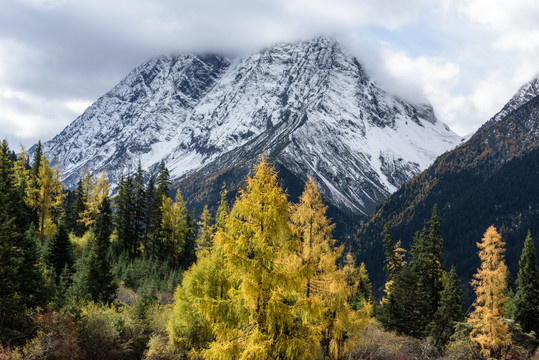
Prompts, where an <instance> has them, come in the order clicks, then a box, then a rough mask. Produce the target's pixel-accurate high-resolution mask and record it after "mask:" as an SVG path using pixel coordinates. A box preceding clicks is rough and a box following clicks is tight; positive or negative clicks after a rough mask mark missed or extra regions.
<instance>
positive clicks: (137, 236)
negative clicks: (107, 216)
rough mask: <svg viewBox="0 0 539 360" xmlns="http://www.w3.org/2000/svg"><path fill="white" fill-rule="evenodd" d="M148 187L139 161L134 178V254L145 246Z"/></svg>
mask: <svg viewBox="0 0 539 360" xmlns="http://www.w3.org/2000/svg"><path fill="white" fill-rule="evenodd" d="M146 212H147V201H146V189H145V187H144V172H143V171H142V165H141V163H140V161H139V163H138V167H137V172H136V174H135V177H134V179H133V233H134V234H133V236H134V238H133V243H134V244H135V246H134V248H133V253H134V256H137V255H138V250H139V248H144V244H143V239H144V235H145V232H146V221H145V220H146Z"/></svg>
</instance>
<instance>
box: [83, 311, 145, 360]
mask: <svg viewBox="0 0 539 360" xmlns="http://www.w3.org/2000/svg"><path fill="white" fill-rule="evenodd" d="M78 327H79V335H80V342H81V346H82V348H83V349H84V350H85V351H86V355H87V356H86V359H88V360H91V359H140V358H141V357H142V355H143V353H144V350H145V349H146V344H147V342H148V339H149V335H148V333H147V327H146V326H145V324H144V323H142V322H140V321H138V320H137V319H135V318H134V316H133V310H132V308H130V307H126V306H121V305H110V306H108V305H98V304H95V303H88V304H86V305H84V306H83V307H82V308H81V315H80V320H79V321H78Z"/></svg>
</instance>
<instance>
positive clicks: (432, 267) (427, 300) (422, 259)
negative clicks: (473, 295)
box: [410, 205, 444, 335]
mask: <svg viewBox="0 0 539 360" xmlns="http://www.w3.org/2000/svg"><path fill="white" fill-rule="evenodd" d="M440 224H441V220H440V217H439V215H438V208H437V207H436V205H434V208H433V210H432V217H431V219H430V221H429V222H428V225H429V228H428V229H424V230H423V231H422V232H417V233H416V236H415V237H414V241H413V244H412V249H411V251H410V252H411V258H410V265H411V269H412V271H414V272H415V274H416V276H417V280H418V287H419V292H420V294H421V297H422V298H421V299H420V301H421V302H422V303H423V304H424V306H425V307H424V309H423V313H422V314H421V323H422V328H423V333H424V335H427V332H428V331H427V326H428V324H429V323H430V322H431V321H432V320H433V319H434V314H435V313H436V310H437V309H438V306H439V303H440V294H441V292H442V290H443V282H442V278H443V274H444V270H443V268H442V264H443V240H442V237H441V235H440ZM418 301H419V299H418Z"/></svg>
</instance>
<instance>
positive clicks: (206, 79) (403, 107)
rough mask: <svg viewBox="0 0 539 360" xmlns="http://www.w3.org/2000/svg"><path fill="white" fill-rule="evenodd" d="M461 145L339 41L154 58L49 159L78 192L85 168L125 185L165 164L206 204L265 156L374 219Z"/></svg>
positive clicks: (79, 123)
mask: <svg viewBox="0 0 539 360" xmlns="http://www.w3.org/2000/svg"><path fill="white" fill-rule="evenodd" d="M459 140H460V138H459V137H458V136H457V135H456V134H455V133H453V132H452V131H451V130H450V129H449V128H448V127H447V126H446V125H444V124H443V123H441V122H440V121H438V120H437V119H436V117H435V115H434V113H433V109H432V107H431V106H430V105H428V104H412V103H410V102H406V101H404V100H402V99H400V98H398V97H396V96H393V95H391V94H389V93H387V92H386V91H384V90H382V89H380V88H379V87H377V85H376V84H375V83H374V82H373V80H372V79H371V78H370V77H369V75H368V74H367V73H366V72H365V69H364V67H363V66H362V65H361V64H360V63H359V62H358V60H357V59H356V58H355V57H353V56H352V55H350V54H349V53H348V52H347V51H346V50H345V49H344V48H343V47H342V46H341V45H340V44H339V43H338V42H336V41H334V40H330V39H327V38H317V39H314V40H311V41H302V42H297V43H285V44H278V45H275V46H273V47H270V48H267V49H264V50H262V51H260V52H257V53H254V54H252V55H250V56H247V57H243V58H228V57H225V56H219V55H197V54H181V55H171V56H161V57H158V58H155V59H152V60H150V61H148V62H147V63H145V64H142V65H141V66H139V67H137V68H136V69H134V70H133V71H132V72H131V73H130V74H129V75H127V77H126V78H125V79H123V80H122V81H121V82H120V83H119V84H118V85H116V86H115V87H114V88H113V89H112V90H111V91H109V92H108V93H107V94H105V95H104V96H102V97H101V98H99V99H98V100H97V101H96V102H95V103H94V104H93V105H91V106H90V107H89V108H88V109H87V110H86V111H85V112H84V113H83V114H82V115H81V116H79V117H78V118H77V119H75V121H73V122H72V123H71V124H70V125H69V126H67V127H66V128H65V129H64V130H63V131H62V132H61V133H60V134H58V135H57V136H55V137H54V138H53V139H52V140H50V141H48V142H46V143H45V144H44V145H43V151H44V153H45V154H46V155H47V156H48V157H49V159H57V161H58V163H59V165H60V168H61V170H62V172H63V173H64V174H65V178H64V182H65V183H66V184H67V185H68V186H69V187H71V188H73V187H74V186H75V185H76V183H77V181H78V179H79V176H80V174H81V171H82V169H83V168H84V167H85V166H86V167H88V168H89V170H90V171H91V172H97V171H100V170H105V172H106V173H107V176H108V177H109V179H110V180H111V182H112V183H113V184H115V183H117V181H118V179H119V178H120V176H121V174H126V173H129V172H131V173H132V172H134V170H135V169H136V167H137V164H138V162H139V161H140V163H141V165H142V168H143V169H144V170H145V171H147V172H151V171H153V170H155V168H156V167H157V166H158V164H159V163H160V162H161V161H164V162H165V164H166V166H167V167H168V168H169V170H170V173H171V177H172V179H173V182H174V183H175V184H176V185H177V186H179V187H180V188H181V189H182V192H184V195H185V197H186V199H189V201H191V202H192V204H191V205H192V206H195V207H197V204H193V202H196V201H199V202H200V201H202V200H200V199H203V200H204V202H208V201H213V200H216V199H217V194H218V191H219V188H220V187H221V185H222V182H223V181H226V183H227V186H228V187H231V188H234V187H235V186H237V185H238V184H239V183H240V182H241V181H242V180H243V179H244V178H245V177H246V176H247V174H248V172H249V171H250V169H251V165H252V164H253V163H254V161H255V160H256V159H257V158H258V157H259V156H260V155H261V154H263V153H265V154H266V155H267V156H269V157H271V158H272V159H273V160H274V161H275V162H276V164H277V166H278V167H279V169H280V171H281V173H282V174H284V175H286V176H288V178H294V179H296V180H299V181H305V180H306V179H307V178H308V177H313V178H314V179H315V181H316V183H317V184H318V185H319V186H320V188H321V190H322V192H323V194H324V196H325V198H326V201H328V202H329V203H330V204H331V205H332V206H334V207H336V208H337V209H339V210H340V211H342V212H344V213H346V214H350V215H354V216H356V215H359V216H360V217H361V218H365V217H366V216H367V215H369V214H370V213H371V212H372V211H374V209H375V208H376V207H377V206H378V205H379V204H380V203H381V202H382V201H383V200H384V199H386V198H387V197H388V196H389V195H390V194H391V193H392V192H394V191H395V190H397V189H398V188H399V186H401V185H402V184H403V183H404V182H406V181H407V180H408V179H410V178H411V177H412V176H414V175H416V174H418V173H419V172H420V171H421V170H423V169H425V168H426V167H427V166H428V165H430V164H431V163H432V162H433V161H434V159H435V158H436V156H438V155H439V154H441V153H443V152H444V151H446V150H448V149H451V148H452V147H454V146H455V145H456V144H457V143H458V142H459ZM292 183H293V181H292V182H290V184H292ZM285 185H286V184H285ZM290 186H293V185H290ZM195 195H196V198H197V199H198V200H197V199H195ZM197 209H200V208H199V207H197Z"/></svg>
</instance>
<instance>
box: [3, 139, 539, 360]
mask: <svg viewBox="0 0 539 360" xmlns="http://www.w3.org/2000/svg"><path fill="white" fill-rule="evenodd" d="M60 179H61V174H60V171H59V169H58V168H57V167H55V166H51V163H50V161H49V159H47V158H46V157H45V156H44V155H43V154H42V152H41V146H40V144H39V143H38V145H37V148H36V150H35V152H34V156H33V158H32V159H29V157H28V155H27V153H26V152H25V151H24V149H22V150H21V151H20V153H19V154H16V153H15V152H14V151H12V150H11V149H10V148H9V146H8V144H7V142H6V141H4V142H3V143H2V145H1V148H0V199H1V201H0V284H1V286H0V359H527V358H530V357H531V356H533V354H534V352H535V350H536V348H537V345H538V343H537V335H536V334H539V272H538V269H537V259H536V250H535V247H534V243H533V239H532V234H531V233H528V235H527V236H526V237H525V238H523V239H522V243H523V251H522V253H521V255H520V261H519V269H518V275H517V277H516V279H513V278H512V276H511V273H510V272H509V271H508V269H507V266H506V264H505V258H504V252H505V242H504V241H503V239H502V237H501V236H500V234H499V232H498V230H497V229H496V228H494V227H493V226H491V227H489V228H488V229H485V232H484V235H483V236H482V238H478V239H476V242H477V249H476V250H477V258H478V259H479V263H480V266H479V267H478V268H477V269H476V271H475V275H474V278H473V281H472V283H471V286H472V288H473V290H474V293H475V300H474V303H473V304H472V306H470V307H469V308H465V305H464V301H463V286H464V285H466V284H463V283H462V282H461V280H460V278H459V274H458V273H457V271H456V268H455V266H453V265H454V264H448V263H446V262H445V261H444V240H443V238H442V235H441V234H442V232H441V228H442V227H443V226H444V225H443V219H441V218H440V216H439V214H438V209H437V207H436V205H435V206H434V207H433V209H432V215H431V217H430V219H425V220H426V226H425V227H424V228H423V229H414V231H416V233H415V235H414V237H413V240H412V242H411V246H410V248H409V249H404V248H403V247H402V244H401V243H400V241H394V239H393V237H392V233H391V232H392V231H391V228H390V227H389V226H386V227H385V228H384V232H383V234H380V237H379V238H378V239H372V241H378V242H380V243H382V244H383V247H384V250H385V254H384V255H385V256H384V259H385V260H384V261H385V262H384V274H383V276H384V278H385V287H384V290H383V294H382V296H381V297H380V298H375V297H373V293H372V289H371V284H370V280H369V273H368V271H369V269H367V268H366V266H365V264H364V263H363V260H362V259H361V258H357V257H356V256H355V255H354V254H351V253H349V252H346V251H345V250H344V247H343V246H342V245H339V244H338V243H337V241H336V240H335V239H334V236H333V234H332V232H333V228H334V225H333V224H332V221H331V219H329V218H328V217H327V215H326V210H327V206H326V205H324V204H323V202H322V197H321V194H320V192H319V190H318V188H317V185H316V184H315V182H314V181H313V180H309V181H307V182H306V184H305V187H304V190H303V193H302V195H301V196H300V198H299V200H298V202H297V203H291V202H290V201H289V200H288V196H287V193H286V192H285V191H284V190H283V188H282V186H281V185H280V180H279V175H278V173H277V171H276V170H275V167H274V166H273V165H272V164H271V161H270V160H269V159H267V158H262V159H261V160H260V162H259V163H258V164H257V165H256V166H254V167H253V169H252V172H251V175H250V177H249V178H248V179H247V180H246V182H245V183H244V185H243V186H242V188H241V190H240V191H239V193H238V195H237V196H236V198H235V199H234V201H232V202H230V201H229V198H228V197H227V193H226V190H224V188H223V191H222V193H221V200H220V202H219V203H218V204H207V206H206V207H205V208H204V210H203V212H202V214H201V216H200V217H199V218H194V217H193V216H192V215H191V214H190V213H189V211H188V209H187V207H186V205H185V204H186V201H185V200H184V198H183V197H182V194H181V192H180V191H179V190H177V189H173V188H172V185H171V181H170V176H169V173H168V170H167V168H166V164H164V163H162V164H161V165H160V167H159V169H158V171H156V173H155V174H145V173H144V172H143V171H142V168H141V166H139V167H138V169H137V170H136V171H135V173H134V174H125V175H124V176H123V177H122V178H121V180H120V182H119V184H118V186H117V188H116V191H115V195H114V196H111V191H110V184H109V183H108V181H107V175H106V174H105V173H100V174H90V173H89V172H88V171H85V172H84V173H83V175H82V176H81V178H80V180H79V182H78V186H77V187H76V189H74V190H73V191H68V190H66V189H65V188H64V187H63V185H62V183H61V181H60ZM172 194H174V196H171V195H172ZM210 209H216V211H211V210H210ZM377 276H380V274H377Z"/></svg>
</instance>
